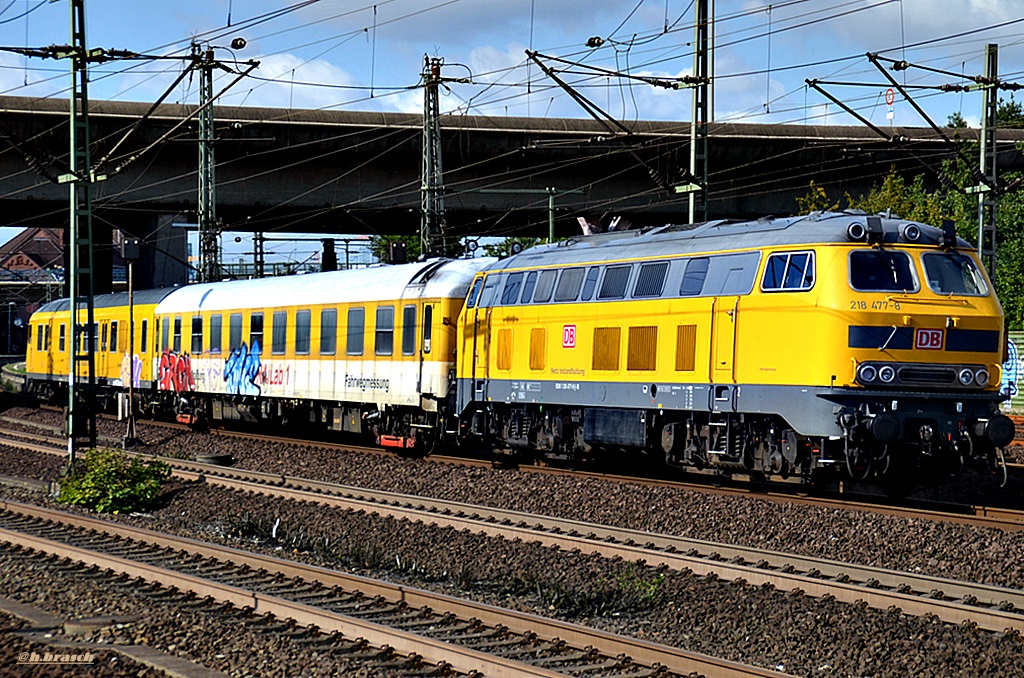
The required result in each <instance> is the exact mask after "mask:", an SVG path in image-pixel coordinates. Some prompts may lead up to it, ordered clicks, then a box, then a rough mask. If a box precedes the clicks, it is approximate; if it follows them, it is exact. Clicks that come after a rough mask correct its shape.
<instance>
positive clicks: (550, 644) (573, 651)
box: [0, 502, 784, 678]
mask: <svg viewBox="0 0 1024 678" xmlns="http://www.w3.org/2000/svg"><path fill="white" fill-rule="evenodd" d="M0 509H2V512H0V540H3V541H5V542H6V543H7V544H8V545H10V546H12V547H20V548H30V549H35V550H37V551H42V552H46V553H57V554H61V555H62V556H64V557H67V558H71V559H74V560H76V561H80V562H82V563H84V564H86V565H88V566H95V567H98V568H102V569H109V570H112V571H114V572H117V573H120V574H123V575H125V576H128V577H138V578H141V579H144V580H146V581H148V582H154V583H158V584H160V585H162V586H167V587H175V588H176V589H177V590H179V591H187V592H191V593H193V594H195V595H196V596H198V597H210V598H213V599H215V600H217V601H220V602H224V603H230V604H231V605H233V606H235V607H238V608H243V609H246V608H248V609H252V610H253V611H256V612H260V613H268V612H269V613H272V614H273V615H275V616H276V617H278V618H281V619H290V620H293V621H294V622H295V623H296V624H298V625H300V626H307V625H315V626H316V627H318V628H319V629H320V630H321V631H323V632H339V633H342V634H343V635H344V636H346V637H348V638H360V639H363V640H365V641H367V642H369V643H370V644H372V645H375V646H388V647H390V648H393V649H394V650H396V651H397V652H399V653H402V654H407V655H413V654H415V655H417V656H418V657H420V658H421V659H422V660H423V661H424V662H426V663H427V664H431V665H442V664H443V665H447V666H451V667H452V668H453V669H454V670H456V671H459V672H463V673H471V672H473V671H479V672H482V673H484V674H485V675H492V676H516V677H532V676H537V677H544V678H548V677H553V676H559V675H577V676H593V677H595V678H600V677H601V676H619V677H622V678H632V677H635V678H645V677H648V676H651V677H653V676H658V677H666V678H667V677H669V676H674V675H686V674H689V673H691V672H698V673H701V674H705V675H709V676H724V677H733V676H735V677H741V676H746V677H750V676H764V677H769V676H782V675H784V674H781V673H778V672H776V671H771V670H767V669H761V668H757V667H750V666H745V665H742V664H738V663H735V662H729V661H725V660H720V659H716V658H713V657H707V656H704V655H699V654H695V653H690V652H685V651H682V650H678V649H676V648H671V647H667V646H663V645H657V644H654V643H650V642H647V641H643V640H639V639H633V638H627V637H623V636H617V635H614V634H610V633H606V632H602V631H597V630H594V629H590V628H587V627H583V626H579V625H575V624H570V623H567V622H562V621H558V620H553V619H548V618H544V617H537V616H533V615H528V614H524V613H520V612H516V611H511V610H507V609H503V608H496V607H493V606H489V605H485V604H481V603H475V602H470V601H466V600H462V599H458V598H452V597H450V596H445V595H441V594H436V593H432V592H428V591H422V590H418V589H413V588H409V587H404V586H398V585H394V584H389V583H386V582H381V581H377V580H372V579H367V578H364V577H358V576H355V575H349V574H345V573H341V572H337V571H333V570H327V569H324V568H319V567H315V566H311V565H305V564H300V563H296V562H294V561H289V560H282V559H278V558H273V557H270V556H266V555H261V554H257V553H251V552H247V551H241V550H238V549H232V548H229V547H224V546H218V545H214V544H209V543H206V542H199V541H195V540H191V539H185V538H182V537H175V536H170V535H165V534H161V533H158V532H153V531H151V530H143V529H140V528H133V527H128V526H124V525H120V524H113V523H110V522H108V521H104V520H99V519H95V518H88V517H84V516H79V515H74V514H68V513H63V512H60V511H53V510H50V509H45V508H40V507H35V506H29V505H25V504H18V503H14V502H3V503H0Z"/></svg>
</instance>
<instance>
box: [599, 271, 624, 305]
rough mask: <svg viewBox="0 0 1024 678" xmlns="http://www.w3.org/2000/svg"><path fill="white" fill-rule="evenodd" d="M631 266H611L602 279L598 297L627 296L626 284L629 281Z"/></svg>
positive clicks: (617, 297)
mask: <svg viewBox="0 0 1024 678" xmlns="http://www.w3.org/2000/svg"><path fill="white" fill-rule="evenodd" d="M630 268H631V267H630V266H629V265H628V264H627V265H625V266H609V267H608V269H607V270H606V271H605V272H604V280H602V281H601V291H600V292H598V293H597V298H598V299H622V298H623V297H625V296H626V284H627V283H628V282H629V270H630Z"/></svg>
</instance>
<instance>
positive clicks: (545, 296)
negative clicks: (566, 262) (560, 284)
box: [533, 269, 558, 304]
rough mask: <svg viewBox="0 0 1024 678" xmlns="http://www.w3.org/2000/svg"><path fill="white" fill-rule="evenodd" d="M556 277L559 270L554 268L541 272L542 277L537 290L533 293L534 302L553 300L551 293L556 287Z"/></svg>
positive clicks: (541, 302) (538, 281) (540, 302)
mask: <svg viewBox="0 0 1024 678" xmlns="http://www.w3.org/2000/svg"><path fill="white" fill-rule="evenodd" d="M556 277H558V271H556V270H553V269H549V270H547V271H541V272H540V278H538V280H537V291H536V292H534V294H533V303H535V304H543V303H545V302H547V301H550V300H551V293H552V292H553V291H554V289H555V278H556Z"/></svg>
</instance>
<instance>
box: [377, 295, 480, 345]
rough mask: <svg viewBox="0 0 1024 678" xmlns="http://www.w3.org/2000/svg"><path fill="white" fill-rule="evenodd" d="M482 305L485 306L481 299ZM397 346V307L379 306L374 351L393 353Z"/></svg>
mask: <svg viewBox="0 0 1024 678" xmlns="http://www.w3.org/2000/svg"><path fill="white" fill-rule="evenodd" d="M480 305H481V306H483V305H484V304H483V300H482V299H481V301H480ZM394 346H395V307H394V306H378V307H377V329H376V332H375V337H374V343H373V347H374V353H376V354H377V355H391V354H392V353H393V352H394Z"/></svg>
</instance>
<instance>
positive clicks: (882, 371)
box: [878, 365, 896, 384]
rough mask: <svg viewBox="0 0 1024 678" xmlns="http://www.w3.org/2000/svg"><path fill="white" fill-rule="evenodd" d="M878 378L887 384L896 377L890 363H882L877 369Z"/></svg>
mask: <svg viewBox="0 0 1024 678" xmlns="http://www.w3.org/2000/svg"><path fill="white" fill-rule="evenodd" d="M878 378H879V379H881V380H882V381H884V382H885V383H887V384H891V383H892V380H893V379H895V378H896V370H894V369H893V368H892V366H891V365H883V366H882V367H880V368H879V369H878Z"/></svg>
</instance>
